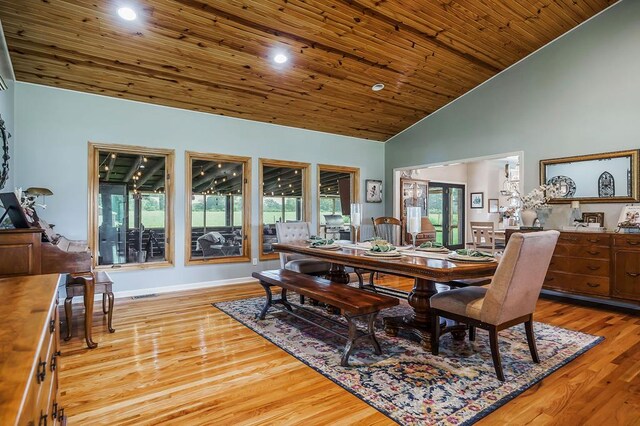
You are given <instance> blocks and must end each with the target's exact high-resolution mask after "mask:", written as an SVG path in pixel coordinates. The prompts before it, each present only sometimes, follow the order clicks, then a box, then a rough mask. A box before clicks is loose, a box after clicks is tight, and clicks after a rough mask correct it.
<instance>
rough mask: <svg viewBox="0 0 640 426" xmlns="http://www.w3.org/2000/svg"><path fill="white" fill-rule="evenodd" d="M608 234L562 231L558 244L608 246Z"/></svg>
mask: <svg viewBox="0 0 640 426" xmlns="http://www.w3.org/2000/svg"><path fill="white" fill-rule="evenodd" d="M610 241H611V240H610V236H609V235H608V234H600V233H595V232H594V233H588V232H581V233H578V232H574V233H571V232H562V233H561V234H560V236H559V237H558V244H577V245H596V246H605V247H608V246H609V244H611V242H610Z"/></svg>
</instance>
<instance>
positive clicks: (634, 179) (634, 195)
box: [540, 149, 640, 204]
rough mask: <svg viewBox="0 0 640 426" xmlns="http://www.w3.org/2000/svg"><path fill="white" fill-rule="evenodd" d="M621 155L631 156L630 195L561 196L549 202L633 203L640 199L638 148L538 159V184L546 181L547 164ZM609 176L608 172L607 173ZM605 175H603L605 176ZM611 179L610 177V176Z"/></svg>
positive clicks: (601, 176)
mask: <svg viewBox="0 0 640 426" xmlns="http://www.w3.org/2000/svg"><path fill="white" fill-rule="evenodd" d="M621 157H631V178H630V183H631V188H630V189H631V191H630V192H631V195H630V196H628V197H563V198H554V199H553V200H551V201H550V203H556V204H559V203H569V202H571V201H581V202H585V203H635V202H638V201H640V195H639V193H638V180H639V177H640V176H639V168H638V150H637V149H633V150H628V151H615V152H605V153H600V154H589V155H578V156H574V157H562V158H552V159H547V160H540V184H541V185H542V184H545V183H547V174H546V171H547V166H549V165H553V164H563V163H575V162H581V161H594V160H606V159H612V158H621ZM605 173H608V172H604V173H602V174H601V175H600V179H603V176H604V175H605ZM608 175H609V176H611V174H610V173H608ZM606 177H607V176H605V178H606ZM611 179H612V178H611Z"/></svg>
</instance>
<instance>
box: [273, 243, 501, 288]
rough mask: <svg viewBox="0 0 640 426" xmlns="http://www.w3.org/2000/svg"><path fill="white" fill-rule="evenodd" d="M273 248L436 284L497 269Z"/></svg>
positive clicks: (349, 251) (347, 250) (344, 250)
mask: <svg viewBox="0 0 640 426" xmlns="http://www.w3.org/2000/svg"><path fill="white" fill-rule="evenodd" d="M273 248H274V250H275V251H278V252H287V253H297V254H304V255H308V256H312V257H315V258H318V259H323V260H326V261H328V262H331V263H338V264H341V265H345V266H351V267H356V268H361V269H367V270H374V271H378V272H386V273H389V274H393V275H400V276H406V277H412V278H423V279H427V280H435V281H438V282H448V281H453V280H460V279H468V278H478V277H483V276H489V275H493V272H494V271H495V269H496V268H497V266H498V262H484V263H481V262H477V263H475V262H457V261H452V260H448V259H444V258H436V257H437V256H434V257H433V258H431V257H429V258H427V257H422V256H419V257H418V256H411V255H402V257H400V258H383V257H373V256H367V255H365V252H366V249H364V250H362V249H355V248H352V247H344V246H343V247H341V248H340V249H339V250H329V249H323V248H315V247H310V246H309V243H307V242H305V241H293V242H289V243H274V244H273ZM422 253H425V252H422ZM425 255H426V254H425Z"/></svg>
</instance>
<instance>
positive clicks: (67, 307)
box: [64, 297, 73, 340]
mask: <svg viewBox="0 0 640 426" xmlns="http://www.w3.org/2000/svg"><path fill="white" fill-rule="evenodd" d="M72 301H73V297H67V298H66V299H64V317H65V319H66V321H67V335H66V336H65V338H64V340H69V339H71V318H72V317H73V311H72V310H71V302H72Z"/></svg>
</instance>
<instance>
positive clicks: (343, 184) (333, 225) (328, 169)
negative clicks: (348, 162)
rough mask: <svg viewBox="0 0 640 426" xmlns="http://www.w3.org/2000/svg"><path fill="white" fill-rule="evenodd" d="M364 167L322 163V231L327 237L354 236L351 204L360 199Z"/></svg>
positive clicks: (320, 182) (341, 237) (320, 173)
mask: <svg viewBox="0 0 640 426" xmlns="http://www.w3.org/2000/svg"><path fill="white" fill-rule="evenodd" d="M359 188H360V169H359V168H357V167H345V166H333V165H326V164H319V165H318V230H319V234H320V235H321V236H324V237H328V238H334V239H349V238H350V227H349V223H351V221H350V208H351V203H357V202H359V200H360V191H359Z"/></svg>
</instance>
